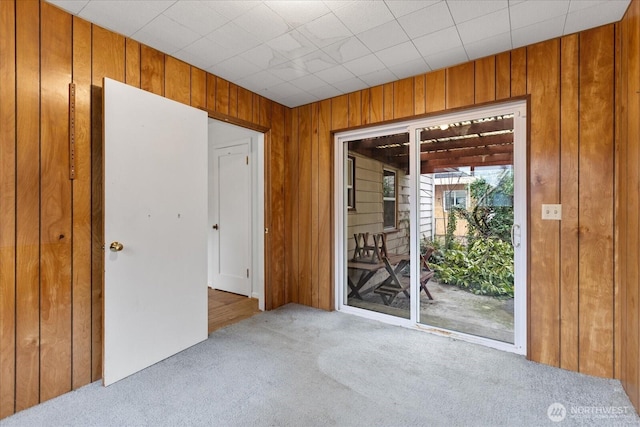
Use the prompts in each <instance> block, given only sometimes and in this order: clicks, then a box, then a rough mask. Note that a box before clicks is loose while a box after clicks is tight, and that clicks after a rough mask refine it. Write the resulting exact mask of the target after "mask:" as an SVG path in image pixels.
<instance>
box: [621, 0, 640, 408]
mask: <svg viewBox="0 0 640 427" xmlns="http://www.w3.org/2000/svg"><path fill="white" fill-rule="evenodd" d="M618 33H619V35H620V41H621V43H620V44H619V46H618V48H619V51H620V63H619V73H618V74H617V77H618V79H619V85H618V92H617V96H618V99H617V104H618V105H617V107H618V108H617V119H618V120H617V123H616V124H617V139H618V153H617V190H618V195H619V196H618V209H617V212H618V218H617V220H618V226H617V228H616V232H617V233H616V239H617V241H616V255H617V258H616V260H617V271H618V276H619V295H618V301H619V302H620V303H619V307H620V310H619V311H620V319H619V328H620V334H618V335H619V336H620V337H621V342H620V346H619V348H620V353H621V354H620V359H621V360H620V368H621V369H620V375H619V376H620V379H621V381H622V385H623V386H624V388H625V390H626V392H627V394H628V395H629V398H630V399H631V402H632V403H633V405H634V406H635V407H636V409H639V408H640V369H639V366H638V357H639V356H640V306H639V305H638V298H639V297H640V274H639V270H638V264H639V263H638V259H639V258H638V257H639V254H640V235H639V232H640V228H639V225H640V224H639V223H638V208H639V207H640V174H639V171H640V121H639V118H640V55H639V54H638V53H639V52H640V0H633V1H632V2H631V5H630V6H629V9H628V10H627V13H626V15H625V16H624V18H623V19H622V21H621V23H620V24H619V32H618ZM618 335H617V336H618Z"/></svg>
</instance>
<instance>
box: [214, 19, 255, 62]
mask: <svg viewBox="0 0 640 427" xmlns="http://www.w3.org/2000/svg"><path fill="white" fill-rule="evenodd" d="M207 38H208V39H209V40H212V41H214V42H216V43H217V44H218V45H220V46H223V47H224V48H225V49H229V50H232V51H233V52H234V53H235V54H238V53H242V52H244V51H246V50H249V49H252V48H254V47H256V46H258V45H260V44H261V42H260V39H259V38H257V37H255V36H253V35H251V34H249V33H248V32H247V31H245V30H244V29H242V28H240V27H239V26H237V25H236V24H234V23H233V22H229V23H227V24H225V25H223V26H222V27H220V28H218V29H217V30H215V31H213V32H211V33H209V34H208V35H207Z"/></svg>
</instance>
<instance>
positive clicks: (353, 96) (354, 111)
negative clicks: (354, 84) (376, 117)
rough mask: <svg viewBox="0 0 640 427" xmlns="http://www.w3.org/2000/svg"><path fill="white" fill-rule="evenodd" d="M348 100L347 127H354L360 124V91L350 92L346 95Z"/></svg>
mask: <svg viewBox="0 0 640 427" xmlns="http://www.w3.org/2000/svg"><path fill="white" fill-rule="evenodd" d="M347 98H348V100H349V125H348V126H349V127H356V126H360V125H361V124H362V94H361V92H360V91H357V92H351V93H350V94H349V95H347Z"/></svg>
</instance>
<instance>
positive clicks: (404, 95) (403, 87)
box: [393, 77, 415, 119]
mask: <svg viewBox="0 0 640 427" xmlns="http://www.w3.org/2000/svg"><path fill="white" fill-rule="evenodd" d="M413 92H414V87H413V77H409V78H406V79H402V80H398V81H396V82H393V118H394V119H399V118H402V117H409V116H413V115H414V114H415V113H414V110H413V103H414V100H413Z"/></svg>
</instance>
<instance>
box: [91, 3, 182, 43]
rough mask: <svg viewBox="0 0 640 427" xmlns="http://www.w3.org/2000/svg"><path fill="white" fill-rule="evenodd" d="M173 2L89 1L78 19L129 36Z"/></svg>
mask: <svg viewBox="0 0 640 427" xmlns="http://www.w3.org/2000/svg"><path fill="white" fill-rule="evenodd" d="M173 3H174V0H158V1H156V0H140V1H126V2H123V1H117V0H101V1H91V2H89V4H87V5H86V6H85V7H84V9H82V11H81V12H80V17H82V18H84V19H86V20H87V21H91V22H100V25H101V26H103V27H105V28H107V29H109V30H113V31H115V32H117V33H120V34H124V35H125V36H131V35H132V34H134V33H135V32H136V31H138V30H140V29H141V28H142V27H144V26H145V25H147V24H148V23H149V22H151V21H152V20H153V19H154V18H155V17H156V16H158V15H159V14H161V13H162V12H164V11H165V10H166V9H167V8H168V7H169V6H171V5H172V4H173Z"/></svg>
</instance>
